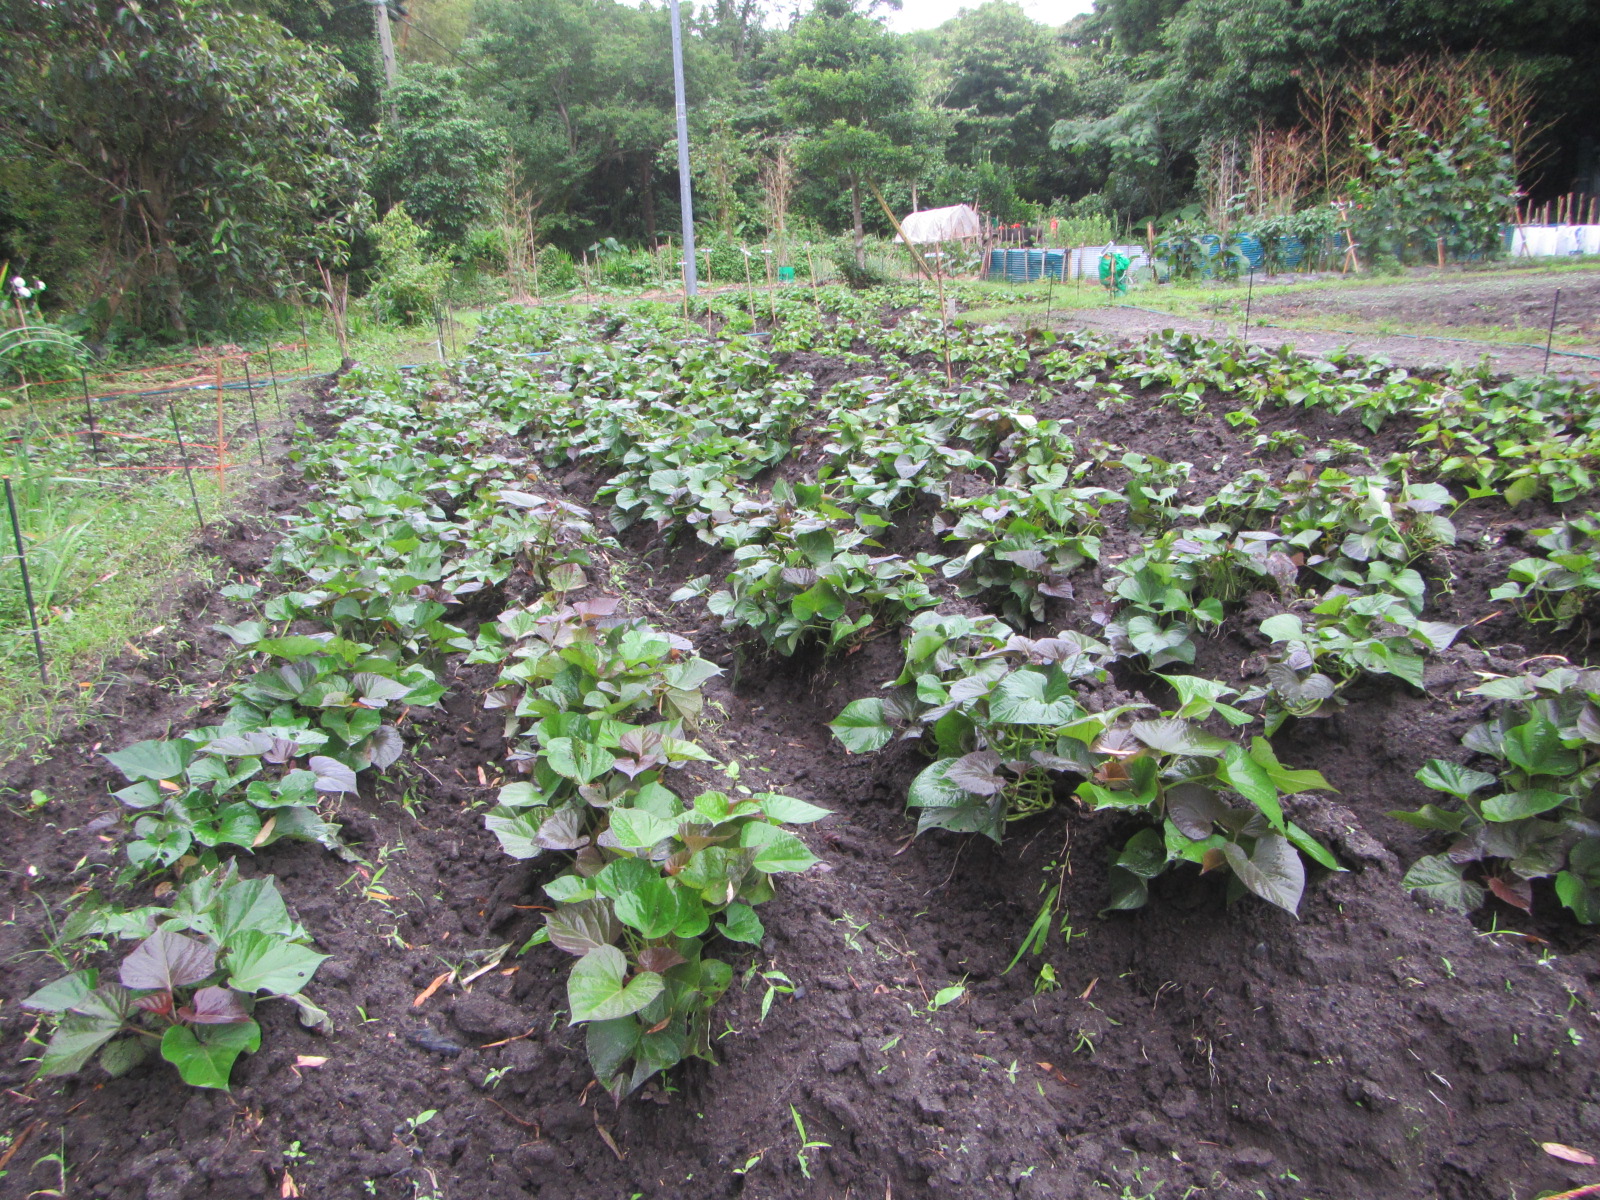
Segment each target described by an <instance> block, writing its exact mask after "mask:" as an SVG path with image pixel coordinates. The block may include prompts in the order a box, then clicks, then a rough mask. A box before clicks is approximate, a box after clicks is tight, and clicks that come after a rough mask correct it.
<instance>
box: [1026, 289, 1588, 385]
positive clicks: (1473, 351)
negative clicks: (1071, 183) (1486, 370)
mask: <svg viewBox="0 0 1600 1200" xmlns="http://www.w3.org/2000/svg"><path fill="white" fill-rule="evenodd" d="M1051 327H1052V328H1054V329H1059V330H1063V331H1065V330H1070V329H1098V330H1102V331H1104V332H1106V333H1113V334H1123V335H1126V336H1128V337H1134V338H1138V337H1144V336H1145V335H1146V334H1151V333H1159V332H1161V331H1162V330H1164V329H1176V330H1180V331H1185V332H1190V333H1198V334H1203V335H1204V336H1206V337H1228V336H1233V335H1236V334H1238V332H1239V327H1240V322H1239V321H1237V320H1221V319H1213V318H1205V317H1180V316H1173V315H1170V314H1167V313H1159V312H1151V311H1149V310H1147V309H1141V308H1132V307H1128V306H1116V307H1108V308H1086V309H1076V310H1074V311H1072V312H1070V313H1066V314H1064V315H1063V316H1062V317H1061V318H1059V319H1055V320H1052V322H1051ZM1247 340H1248V341H1249V342H1250V343H1251V344H1252V345H1258V346H1284V345H1287V346H1292V347H1294V348H1295V349H1296V350H1299V351H1300V352H1301V353H1302V354H1311V355H1324V354H1331V353H1333V352H1334V351H1336V350H1340V349H1347V350H1353V351H1355V352H1356V353H1357V354H1363V355H1367V356H1370V357H1374V358H1383V359H1386V360H1388V361H1389V362H1391V363H1393V364H1395V365H1396V366H1399V367H1406V368H1409V369H1413V370H1431V369H1440V368H1447V367H1475V366H1477V365H1478V363H1479V362H1480V361H1482V360H1483V359H1485V358H1486V359H1488V361H1489V367H1490V370H1492V371H1494V372H1495V373H1496V374H1502V375H1538V374H1540V373H1542V371H1543V370H1544V347H1542V346H1511V345H1499V346H1489V345H1484V344H1482V343H1477V342H1474V343H1471V344H1464V343H1462V342H1454V341H1449V340H1447V339H1444V338H1436V337H1433V338H1430V337H1398V336H1391V335H1384V334H1345V333H1312V332H1309V331H1307V330H1304V329H1284V328H1279V327H1272V326H1259V325H1256V324H1255V323H1254V319H1253V318H1252V323H1251V327H1250V330H1249V335H1248V338H1247ZM1591 352H1592V353H1594V354H1595V355H1596V356H1597V357H1596V358H1595V359H1586V358H1572V357H1569V356H1566V355H1562V354H1552V355H1551V356H1550V373H1551V374H1553V375H1558V376H1560V377H1562V378H1566V379H1577V380H1581V381H1583V382H1586V383H1594V382H1600V349H1594V350H1592V351H1590V350H1586V351H1584V353H1591Z"/></svg>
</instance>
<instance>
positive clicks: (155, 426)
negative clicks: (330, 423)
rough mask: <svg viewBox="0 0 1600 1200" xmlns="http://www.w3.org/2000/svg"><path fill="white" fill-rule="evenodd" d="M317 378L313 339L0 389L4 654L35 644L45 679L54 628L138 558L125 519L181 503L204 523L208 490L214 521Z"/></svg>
mask: <svg viewBox="0 0 1600 1200" xmlns="http://www.w3.org/2000/svg"><path fill="white" fill-rule="evenodd" d="M320 377H321V373H319V372H315V371H313V370H312V368H311V358H310V349H309V345H308V344H307V343H305V342H293V343H283V344H276V345H273V346H269V347H266V348H263V349H260V350H244V349H240V348H237V347H232V346H229V347H222V348H218V349H217V350H215V351H213V352H204V351H202V352H201V353H199V354H197V355H196V356H195V357H193V358H190V359H187V360H184V361H181V362H172V363H164V364H160V365H158V366H153V367H141V368H130V369H127V370H121V371H114V372H94V373H93V374H90V373H89V372H86V371H80V372H79V373H78V376H77V378H76V379H72V378H60V379H51V380H28V381H26V382H23V383H18V384H14V385H10V386H7V387H3V388H0V477H3V480H4V489H5V497H6V507H7V513H6V523H7V524H8V526H9V534H10V536H9V537H8V538H0V541H9V542H10V545H9V546H6V547H4V549H5V550H6V551H9V552H8V553H0V564H3V567H4V569H3V570H0V658H13V657H15V656H17V655H19V654H26V653H28V651H30V650H31V652H32V653H31V657H33V658H34V659H35V660H36V665H37V668H38V673H39V677H40V680H41V682H43V683H46V684H48V683H49V682H50V669H49V661H48V659H49V655H48V650H49V648H50V644H51V642H52V640H53V639H52V637H51V627H52V625H53V624H55V623H56V622H65V621H70V620H71V619H72V618H73V616H74V608H75V604H76V602H77V601H78V600H79V599H81V598H82V597H84V596H86V595H87V594H88V593H89V592H90V591H92V590H93V588H94V586H95V584H96V583H99V582H105V581H107V580H110V579H111V578H113V577H114V576H116V575H117V574H118V573H119V571H128V570H137V569H138V568H139V566H140V563H139V557H140V547H141V546H142V545H143V544H144V539H145V538H148V537H150V536H153V535H151V534H150V533H149V532H147V531H136V530H134V529H132V528H131V526H133V525H134V524H137V523H138V520H139V519H141V518H149V519H151V520H152V521H153V522H154V523H155V524H156V525H158V526H159V527H160V528H161V529H162V530H165V531H175V530H176V526H177V522H178V520H179V515H180V512H181V511H182V510H188V512H189V513H191V514H192V522H193V525H194V526H195V527H196V528H198V529H199V530H201V531H203V530H204V529H205V527H206V525H207V513H206V511H205V508H206V506H205V504H203V500H204V501H207V502H209V503H210V505H211V508H212V514H211V516H212V519H214V518H215V517H216V516H217V515H219V514H220V513H221V512H222V511H223V506H224V502H225V497H226V496H227V493H228V491H229V486H230V484H229V479H230V475H236V474H237V473H238V472H240V471H241V470H247V469H253V468H256V467H259V466H264V465H265V464H266V462H267V445H266V435H265V432H264V429H263V425H264V424H265V425H266V427H267V428H271V424H272V421H273V419H274V418H278V419H280V420H281V419H285V418H287V416H288V411H289V410H288V399H287V389H289V388H291V387H292V386H294V385H297V384H304V383H306V382H308V381H310V380H312V379H315V378H320ZM180 476H181V481H180ZM119 522H120V524H121V525H122V526H123V528H122V529H114V528H107V526H108V525H111V524H116V523H119ZM97 556H100V557H104V558H105V559H106V560H107V561H106V562H101V561H97V560H96V559H97ZM112 560H115V561H114V562H113V561H112ZM108 562H111V564H112V569H111V570H110V571H109V572H107V571H105V570H103V569H102V568H103V567H105V566H106V565H107V563H108Z"/></svg>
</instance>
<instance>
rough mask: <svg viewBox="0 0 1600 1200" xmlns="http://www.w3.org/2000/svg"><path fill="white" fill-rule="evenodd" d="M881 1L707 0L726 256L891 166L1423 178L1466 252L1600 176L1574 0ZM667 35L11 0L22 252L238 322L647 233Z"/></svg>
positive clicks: (619, 243)
mask: <svg viewBox="0 0 1600 1200" xmlns="http://www.w3.org/2000/svg"><path fill="white" fill-rule="evenodd" d="M880 7H881V4H880V2H879V0H814V2H813V3H812V4H811V5H810V6H809V7H804V8H802V9H801V11H799V12H797V13H784V14H781V15H779V14H775V13H773V12H772V11H770V10H768V9H766V8H764V7H762V6H761V5H759V4H758V3H757V0H706V2H705V3H702V4H699V5H692V6H691V5H688V4H686V5H685V7H684V16H685V20H686V22H687V27H686V29H685V47H684V53H685V59H686V74H687V86H688V93H689V95H688V100H689V117H690V129H691V134H690V141H691V148H692V163H693V167H692V170H693V174H694V186H695V196H696V207H697V217H698V227H699V229H700V230H701V236H702V237H703V238H705V239H707V240H708V241H709V242H710V243H711V244H712V245H713V246H715V245H716V244H717V242H718V241H719V239H720V240H722V241H725V242H732V241H735V240H738V239H746V240H753V241H760V240H762V239H767V238H774V237H776V238H782V237H785V236H789V235H791V234H796V235H797V234H800V233H804V234H805V235H807V236H816V237H833V236H838V235H841V234H845V233H847V232H849V231H851V230H852V229H853V230H854V231H855V232H856V235H857V237H858V238H859V236H860V234H861V233H862V232H883V231H886V229H887V223H886V221H885V220H884V218H883V215H882V212H881V210H880V209H879V207H878V205H877V203H876V202H875V201H874V200H872V199H871V197H870V194H869V195H867V197H866V198H865V199H864V198H863V194H864V189H866V190H867V192H868V193H870V191H871V189H873V188H877V189H880V190H881V191H882V193H883V194H884V196H885V197H886V198H887V200H888V201H889V203H890V204H891V205H892V206H894V207H897V208H899V209H900V210H902V211H904V210H906V209H908V208H910V207H913V206H921V207H929V206H934V205H942V204H951V203H957V202H968V203H974V204H976V205H978V206H979V207H980V208H981V209H983V210H984V211H985V212H986V213H988V214H991V215H992V216H993V217H995V218H996V219H998V220H1000V221H1005V222H1016V221H1029V220H1038V219H1042V218H1049V217H1055V218H1057V219H1058V220H1065V221H1067V222H1069V223H1070V222H1074V221H1080V222H1087V223H1088V224H1087V226H1086V227H1089V228H1101V227H1105V225H1106V224H1107V223H1109V224H1110V225H1111V226H1112V227H1117V226H1120V227H1123V228H1127V227H1130V226H1131V227H1134V228H1137V229H1139V230H1141V231H1143V230H1144V229H1145V228H1146V225H1147V224H1155V225H1157V226H1158V227H1160V228H1168V227H1171V226H1173V225H1174V224H1178V223H1182V222H1190V223H1193V224H1196V225H1200V224H1204V225H1207V226H1209V227H1217V226H1219V225H1226V224H1227V223H1229V222H1230V221H1232V222H1240V223H1248V222H1250V221H1252V220H1254V221H1257V222H1269V223H1270V222H1273V221H1276V222H1278V224H1279V225H1280V226H1284V227H1288V224H1292V223H1293V222H1294V221H1296V220H1299V221H1301V222H1302V224H1303V225H1304V227H1305V228H1306V229H1307V230H1308V231H1311V232H1315V231H1316V229H1317V228H1318V227H1319V225H1318V223H1319V222H1320V223H1321V227H1325V226H1326V225H1327V222H1328V221H1329V220H1330V219H1331V218H1330V202H1333V201H1340V202H1343V201H1350V202H1351V204H1352V206H1354V204H1357V203H1360V204H1361V205H1362V211H1370V212H1377V213H1383V214H1385V215H1384V217H1383V219H1384V220H1386V221H1390V222H1391V223H1392V222H1394V221H1403V220H1404V219H1407V218H1406V213H1407V212H1410V211H1412V210H1417V211H1421V210H1424V209H1427V208H1428V206H1429V205H1432V206H1433V207H1434V208H1436V209H1437V208H1441V206H1442V207H1443V208H1444V209H1448V212H1449V214H1450V215H1451V219H1452V220H1455V219H1456V218H1458V217H1459V220H1460V223H1461V224H1462V227H1463V229H1464V230H1465V232H1464V233H1463V235H1462V236H1463V237H1464V238H1465V239H1466V240H1467V241H1468V242H1471V241H1473V240H1474V239H1477V240H1478V241H1481V240H1482V238H1483V237H1484V234H1483V230H1484V229H1487V228H1489V227H1491V226H1493V225H1496V224H1498V222H1499V221H1501V220H1502V219H1503V217H1504V215H1505V213H1506V211H1507V210H1508V205H1507V201H1509V200H1510V199H1512V197H1513V195H1514V187H1515V186H1516V185H1520V187H1521V189H1522V190H1523V193H1524V194H1526V195H1532V196H1535V197H1537V196H1540V195H1542V194H1546V193H1557V192H1562V193H1564V192H1567V191H1569V190H1570V189H1573V188H1577V189H1579V190H1582V191H1596V190H1600V187H1597V186H1596V180H1595V176H1596V175H1597V174H1600V167H1597V162H1596V154H1597V144H1596V141H1595V137H1594V133H1593V131H1594V130H1595V129H1597V128H1600V74H1597V73H1596V72H1595V71H1594V69H1593V68H1594V63H1595V62H1596V61H1597V59H1600V7H1597V6H1596V5H1594V4H1593V3H1591V2H1589V0H1529V2H1528V3H1522V4H1517V5H1511V4H1507V3H1504V2H1502V0H1457V2H1454V3H1446V2H1445V0H1394V2H1392V3H1384V4H1374V3H1370V2H1367V0H1097V3H1096V6H1095V9H1094V11H1093V12H1092V13H1090V14H1088V15H1085V16H1082V17H1078V18H1075V19H1073V20H1072V21H1070V22H1068V23H1066V24H1064V25H1060V26H1054V27H1053V26H1049V25H1044V24H1040V23H1038V22H1036V21H1034V20H1033V19H1031V18H1030V17H1029V16H1028V15H1026V14H1025V13H1024V12H1023V10H1022V9H1021V8H1020V7H1018V6H1017V5H1015V4H1013V3H1010V2H1008V0H988V2H987V3H984V4H981V5H979V6H976V7H973V8H970V9H967V10H964V11H963V12H962V13H961V14H960V15H959V16H958V17H956V18H955V19H953V20H951V21H949V22H947V23H946V24H944V25H943V26H941V27H939V28H937V29H933V30H928V31H922V32H916V33H910V34H896V33H893V32H891V31H890V30H889V29H888V28H887V27H886V25H885V23H884V21H883V19H882V18H883V13H882V12H881V11H879V9H880ZM380 15H387V18H388V24H389V25H390V26H391V28H392V33H393V40H394V43H395V45H396V48H397V49H396V53H397V58H398V70H397V75H396V79H395V82H394V84H393V85H392V86H386V84H385V75H384V69H383V63H382V59H381V57H380V53H379V40H378V37H377V35H376V30H375V24H376V22H375V18H376V17H378V16H380ZM669 48H670V28H669V18H668V13H667V9H666V6H665V5H664V4H660V5H657V4H650V3H646V4H644V5H642V6H634V5H631V4H626V3H618V2H617V0H404V2H403V3H392V4H391V7H390V8H389V9H388V10H386V14H380V13H379V11H378V10H377V9H375V8H374V6H373V4H371V3H368V2H366V0H354V2H340V0H228V2H223V3H218V2H216V0H49V2H48V3H38V4H30V5H8V6H6V7H5V9H4V11H3V12H0V68H3V69H0V259H3V260H5V261H6V262H9V263H10V264H12V265H13V267H14V268H20V269H23V270H25V271H26V272H27V274H28V276H29V277H30V278H34V277H36V278H38V279H41V280H49V281H50V285H51V290H50V291H48V292H47V293H46V296H47V297H48V301H47V303H48V306H49V307H50V308H52V309H54V310H56V312H57V314H58V315H65V314H70V315H71V317H72V319H73V320H75V321H76V322H77V323H78V324H79V326H80V327H81V328H82V329H83V330H86V331H88V332H90V333H92V334H93V335H94V336H96V337H97V338H104V337H106V336H107V334H112V335H119V334H132V333H141V332H142V333H145V334H157V335H159V334H166V335H168V336H171V335H183V334H184V333H185V332H186V331H189V330H192V329H193V328H194V327H195V326H203V327H205V328H212V329H225V328H227V327H229V324H230V322H233V321H236V320H238V319H239V318H238V314H239V313H240V312H242V311H244V310H246V309H248V307H249V306H250V304H252V303H255V302H259V301H270V300H271V299H272V298H274V297H281V296H284V295H286V294H289V293H290V292H291V291H293V290H294V289H296V288H298V289H301V290H302V291H306V290H311V289H320V288H321V287H322V284H321V278H322V276H321V271H322V269H323V268H327V269H328V270H329V272H330V273H331V274H330V278H331V277H332V276H338V275H346V274H351V275H353V276H354V278H355V279H356V288H357V290H358V291H359V290H363V289H364V288H366V287H367V286H368V285H369V284H370V283H372V282H373V281H374V280H375V279H376V272H375V270H374V268H375V266H376V264H377V263H378V262H379V261H380V252H382V253H384V254H386V255H387V258H386V259H384V261H386V262H392V264H393V265H395V266H396V269H399V267H401V266H407V265H408V266H409V268H410V269H413V270H414V271H416V272H423V273H426V271H428V270H433V269H436V268H437V267H438V266H439V265H440V264H449V265H454V266H456V267H459V266H461V265H463V264H481V265H484V266H486V267H488V268H489V269H492V270H503V269H504V268H505V266H506V265H507V262H508V259H509V260H512V261H513V262H514V261H515V260H516V259H517V257H518V255H519V254H524V253H527V252H528V250H529V247H532V246H535V245H537V246H543V247H546V248H547V250H548V251H550V252H565V253H566V254H579V255H581V254H583V253H584V252H585V251H587V250H594V251H596V252H603V251H604V250H606V249H612V250H616V249H620V248H624V247H630V246H654V245H657V244H658V243H659V241H660V239H662V238H664V237H668V236H671V235H673V234H675V233H676V228H677V222H678V220H679V209H678V177H677V168H676V144H675V131H674V106H673V90H672V69H671V59H670V52H669ZM1402 182H1404V183H1405V185H1406V186H1404V187H1402V186H1401V184H1402ZM1408 206H1409V207H1408ZM1435 216H1437V214H1435ZM1415 219H1419V220H1420V219H1421V218H1420V217H1417V218H1415ZM1286 223H1287V224H1286ZM1430 228H1432V227H1431V226H1430ZM391 282H393V281H392V280H391ZM402 290H403V289H402ZM399 306H400V307H401V308H403V307H404V305H403V303H401V304H400V305H399Z"/></svg>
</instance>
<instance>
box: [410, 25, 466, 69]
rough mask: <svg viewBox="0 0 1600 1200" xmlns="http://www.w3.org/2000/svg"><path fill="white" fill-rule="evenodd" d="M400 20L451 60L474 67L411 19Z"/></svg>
mask: <svg viewBox="0 0 1600 1200" xmlns="http://www.w3.org/2000/svg"><path fill="white" fill-rule="evenodd" d="M399 20H400V23H401V24H402V25H404V26H405V27H406V28H407V29H409V30H412V31H413V32H415V33H420V34H421V35H422V36H423V37H425V38H427V39H428V40H429V41H430V42H432V43H433V44H434V45H435V46H437V47H439V49H441V50H443V51H444V52H445V53H446V54H448V55H449V56H450V57H451V58H453V59H455V60H456V61H457V62H459V63H460V64H461V65H462V66H465V67H470V66H471V65H472V63H471V62H470V61H468V60H467V59H465V58H462V57H461V55H459V54H457V53H456V52H455V51H454V50H452V49H450V47H449V46H446V45H445V44H444V43H443V42H441V41H440V40H439V39H438V38H436V37H434V36H433V34H431V33H429V32H428V31H427V30H426V29H422V28H420V27H419V26H418V25H417V23H416V22H415V21H413V20H412V19H411V18H410V17H401V18H399Z"/></svg>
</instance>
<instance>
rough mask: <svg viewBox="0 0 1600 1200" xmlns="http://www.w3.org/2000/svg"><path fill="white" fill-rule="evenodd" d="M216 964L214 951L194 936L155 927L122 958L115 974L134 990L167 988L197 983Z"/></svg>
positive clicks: (212, 969)
mask: <svg viewBox="0 0 1600 1200" xmlns="http://www.w3.org/2000/svg"><path fill="white" fill-rule="evenodd" d="M216 967H217V952H216V951H215V950H213V949H212V948H211V947H210V946H208V945H206V944H205V943H204V942H202V941H198V940H196V939H195V938H191V937H185V936H184V935H183V934H181V933H173V932H172V931H171V930H169V929H161V930H157V931H156V932H155V933H152V934H151V935H150V936H149V937H147V938H146V939H145V940H144V941H142V942H140V943H139V945H138V946H137V947H136V948H135V949H134V951H133V953H132V954H130V955H128V957H127V958H125V959H123V960H122V967H121V969H120V971H119V972H118V977H119V978H120V979H121V980H122V986H123V987H125V988H131V989H133V990H134V991H138V992H142V991H167V992H170V991H171V990H172V989H173V988H180V987H188V986H189V985H190V984H193V983H199V982H200V981H201V980H202V979H204V978H205V977H206V976H207V975H209V974H211V972H212V971H214V970H216Z"/></svg>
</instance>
